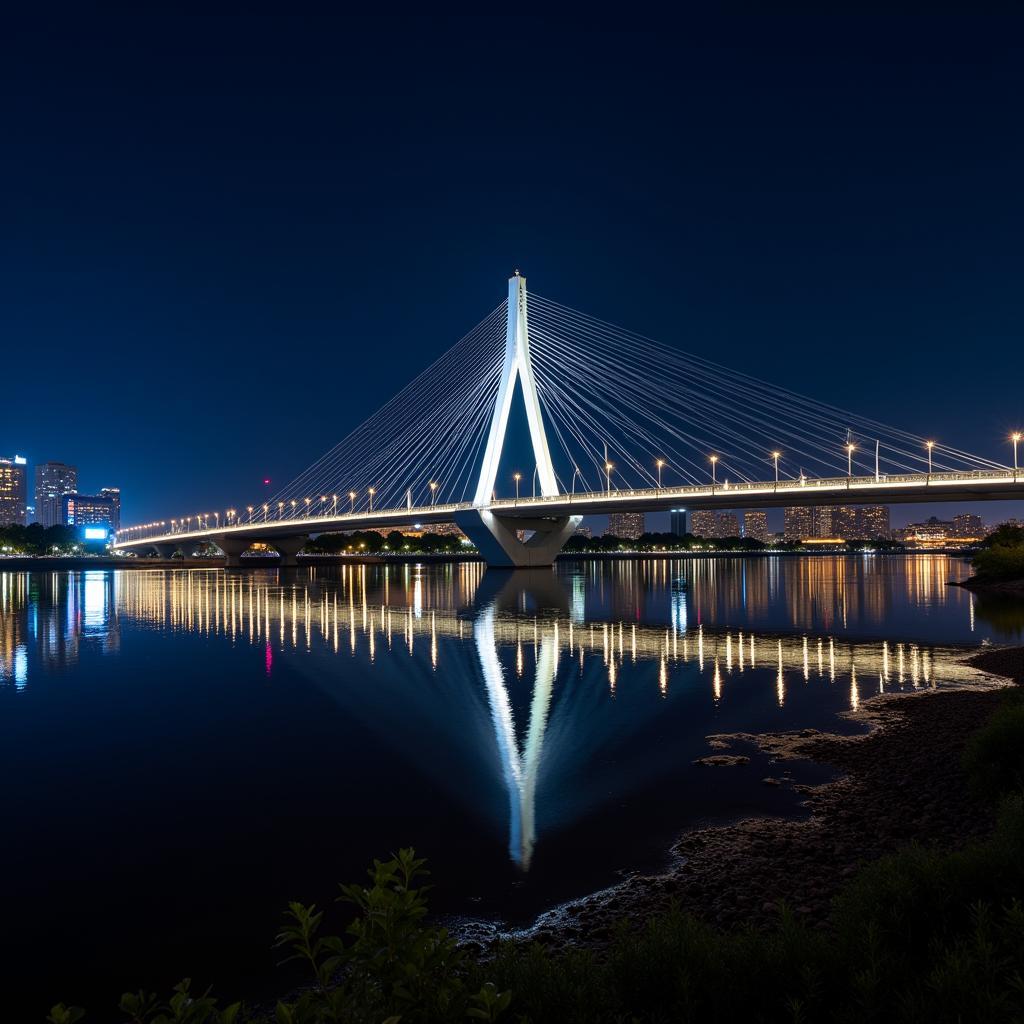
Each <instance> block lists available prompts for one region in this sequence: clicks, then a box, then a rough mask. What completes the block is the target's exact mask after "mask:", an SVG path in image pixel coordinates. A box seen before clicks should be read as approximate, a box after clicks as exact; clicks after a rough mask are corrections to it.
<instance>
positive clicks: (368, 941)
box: [47, 690, 1024, 1024]
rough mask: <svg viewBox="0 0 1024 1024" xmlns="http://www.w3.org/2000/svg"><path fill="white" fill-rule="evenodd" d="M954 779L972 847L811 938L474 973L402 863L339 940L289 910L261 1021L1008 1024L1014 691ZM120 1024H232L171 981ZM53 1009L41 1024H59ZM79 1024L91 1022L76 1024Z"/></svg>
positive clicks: (869, 874) (838, 917)
mask: <svg viewBox="0 0 1024 1024" xmlns="http://www.w3.org/2000/svg"><path fill="white" fill-rule="evenodd" d="M964 766H965V769H966V770H967V772H968V773H969V775H970V778H971V781H972V784H974V785H975V786H976V787H977V788H978V792H979V794H982V796H980V797H979V798H983V799H992V800H997V801H999V804H1000V807H999V817H998V826H997V829H996V831H995V833H994V834H993V835H992V836H991V837H990V838H988V839H986V840H984V841H981V842H975V843H972V844H971V845H970V846H968V847H966V848H965V849H963V850H961V851H958V852H955V853H944V852H941V851H937V850H931V849H925V848H922V847H919V846H911V847H909V848H907V849H905V850H903V851H901V852H899V853H896V854H893V855H891V856H888V857H884V858H882V859H880V860H879V861H876V862H874V863H872V864H869V865H867V866H865V867H864V868H862V869H861V871H860V872H859V873H858V874H857V875H856V876H855V877H854V878H853V879H852V880H851V882H850V883H849V884H848V885H847V886H846V887H845V889H844V890H843V892H842V894H841V895H840V897H839V898H838V899H837V900H836V902H835V905H834V907H833V911H832V915H831V928H830V930H829V931H827V932H823V931H820V930H815V929H812V928H809V927H807V926H805V925H803V924H801V923H800V922H798V921H797V920H796V919H795V918H794V916H793V915H792V914H790V913H789V912H788V911H787V910H786V909H785V908H784V907H780V916H779V922H778V925H777V926H776V927H775V928H773V929H770V930H761V931H754V930H753V929H750V930H741V931H731V932H730V931H722V930H719V929H716V928H713V927H710V926H708V925H706V924H704V923H702V922H701V921H699V920H697V919H696V918H695V917H693V916H692V915H691V914H688V913H685V912H683V911H681V910H680V909H679V908H678V907H670V908H668V909H667V910H666V912H665V913H663V914H661V915H659V916H657V917H654V918H652V919H651V920H649V921H648V922H647V923H646V924H645V925H643V927H642V928H640V929H639V930H632V931H631V930H629V929H628V928H627V927H626V926H625V925H623V927H622V929H621V930H620V931H619V933H618V934H617V936H616V937H615V939H614V941H613V943H612V945H611V948H610V949H609V951H608V952H607V953H606V954H605V955H604V956H601V957H598V956H595V955H594V954H591V953H588V952H586V951H575V952H570V953H565V954H552V953H550V952H548V951H546V950H545V949H543V948H542V947H540V946H538V945H534V946H531V947H528V948H525V949H524V948H522V947H517V946H514V945H511V944H508V945H504V946H502V947H501V948H499V949H498V951H497V953H496V955H495V956H494V958H493V959H492V960H491V961H489V962H486V963H480V962H477V961H475V960H473V959H471V958H470V957H469V956H467V955H466V953H465V952H464V951H462V950H460V949H458V948H457V947H456V945H455V943H454V942H453V941H452V939H451V938H450V937H449V936H448V934H447V933H446V932H445V930H444V929H441V928H437V927H435V926H433V925H431V924H430V923H429V922H428V921H427V919H426V917H427V901H426V891H425V889H424V888H423V887H422V885H421V884H420V881H419V880H420V878H421V876H422V874H423V873H424V872H423V862H422V861H420V860H418V859H417V858H415V856H414V855H413V853H412V851H411V850H403V851H402V852H400V853H399V854H398V855H397V856H396V857H394V858H392V859H391V860H389V861H386V862H379V861H378V862H375V863H374V866H373V868H372V869H371V870H370V883H369V884H368V885H365V886H360V885H352V886H343V887H342V889H341V896H340V897H339V899H340V901H342V902H345V903H347V904H349V905H350V906H352V907H354V908H355V911H356V916H355V919H354V920H353V921H352V922H351V924H350V925H349V926H348V928H347V930H346V932H345V934H344V935H343V936H333V935H329V934H326V933H325V927H324V913H323V912H322V911H320V910H318V909H317V908H316V907H314V906H305V905H303V904H299V903H293V904H291V905H290V907H289V909H288V914H287V918H286V923H285V925H284V927H283V929H282V931H281V933H280V935H279V936H278V946H279V947H281V948H282V950H284V951H285V952H286V954H287V955H289V956H290V957H297V958H299V959H301V960H304V961H305V962H306V963H307V964H308V966H309V969H310V978H311V986H310V988H309V989H308V990H307V991H306V992H305V993H304V994H302V995H301V996H300V997H299V998H298V999H296V1000H294V1001H292V1002H282V1003H279V1004H278V1006H277V1008H276V1011H275V1015H274V1016H273V1017H272V1018H269V1019H271V1020H274V1021H275V1022H276V1024H340V1022H345V1024H363V1022H367V1024H369V1022H373V1024H381V1022H385V1024H398V1022H403V1024H436V1022H442V1021H444V1022H447V1021H495V1020H502V1021H509V1022H516V1024H518V1022H522V1021H529V1022H534V1024H546V1022H559V1024H575V1022H579V1024H583V1022H588V1024H589V1022H616V1024H618V1022H629V1021H652V1022H662V1021H664V1022H669V1021H671V1022H685V1021H700V1022H702V1024H705V1022H713V1021H734V1020H735V1021H751V1022H760V1021H763V1022H776V1021H778V1022H782V1021H787V1022H803V1021H808V1022H810V1021H837V1022H847V1021H848V1022H858V1024H860V1022H871V1021H878V1022H887V1021H899V1022H907V1024H911V1022H914V1024H916V1022H922V1024H923V1022H926V1021H927V1022H930V1024H933V1022H946V1021H949V1022H953V1021H957V1022H961V1021H964V1022H965V1021H985V1022H1001V1021H1007V1022H1009V1021H1020V1020H1022V1019H1024V906H1022V902H1021V898H1022V889H1024V800H1022V794H1021V779H1022V772H1024V692H1022V691H1020V690H1012V691H1007V693H1006V695H1005V697H1004V700H1003V703H1002V704H1001V706H1000V708H999V709H998V710H997V711H996V713H995V714H994V715H993V716H992V718H991V719H990V720H989V722H988V723H987V724H986V725H985V726H983V727H982V728H981V729H980V730H979V731H978V732H976V733H975V734H974V736H973V737H972V738H971V740H970V743H969V745H968V748H967V751H966V753H965V756H964ZM120 1008H121V1015H120V1016H109V1015H107V1016H103V1017H97V1018H96V1020H120V1021H130V1022H133V1024H243V1022H245V1024H249V1022H252V1021H256V1020H258V1019H264V1020H265V1019H268V1018H256V1017H254V1016H253V1015H252V1014H251V1013H250V1012H249V1011H247V1010H246V1009H245V1008H244V1007H242V1006H240V1005H238V1004H235V1005H232V1006H228V1007H226V1008H222V1007H219V1006H218V1004H217V1002H216V1000H215V999H214V998H213V997H211V996H210V995H209V994H208V993H202V994H196V993H193V992H192V991H191V987H190V985H189V983H188V982H182V983H181V985H179V986H178V987H177V988H176V989H175V991H174V992H173V993H172V995H171V996H170V998H168V999H166V1000H158V999H157V998H156V997H155V996H153V995H151V994H147V993H141V992H140V993H136V994H134V995H132V994H129V995H125V996H123V997H122V1000H121V1007H120ZM82 1018H83V1014H82V1011H81V1010H79V1009H77V1008H68V1007H65V1006H64V1005H63V1004H61V1005H59V1006H56V1007H54V1008H53V1010H52V1011H51V1013H50V1015H49V1016H48V1017H47V1020H48V1021H49V1022H50V1024H74V1022H76V1021H78V1020H80V1019H82ZM85 1019H86V1020H91V1019H92V1018H89V1017H86V1018H85Z"/></svg>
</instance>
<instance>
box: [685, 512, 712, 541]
mask: <svg viewBox="0 0 1024 1024" xmlns="http://www.w3.org/2000/svg"><path fill="white" fill-rule="evenodd" d="M690 532H691V533H692V534H693V535H694V537H708V538H713V537H715V536H717V534H716V533H715V513H714V512H709V511H708V510H707V509H703V508H700V509H697V510H696V511H695V512H692V513H691V514H690Z"/></svg>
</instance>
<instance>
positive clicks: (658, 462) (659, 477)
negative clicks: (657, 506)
mask: <svg viewBox="0 0 1024 1024" xmlns="http://www.w3.org/2000/svg"><path fill="white" fill-rule="evenodd" d="M664 465H665V460H664V459H658V461H657V462H655V466H657V467H658V490H659V491H660V490H661V467H662V466H664Z"/></svg>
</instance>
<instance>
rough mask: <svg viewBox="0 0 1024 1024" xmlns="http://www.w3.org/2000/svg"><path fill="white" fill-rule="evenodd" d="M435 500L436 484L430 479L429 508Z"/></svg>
mask: <svg viewBox="0 0 1024 1024" xmlns="http://www.w3.org/2000/svg"><path fill="white" fill-rule="evenodd" d="M436 500H437V484H436V483H435V482H434V481H433V480H431V481H430V505H431V508H433V505H434V502H435V501H436Z"/></svg>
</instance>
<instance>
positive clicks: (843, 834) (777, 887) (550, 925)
mask: <svg viewBox="0 0 1024 1024" xmlns="http://www.w3.org/2000/svg"><path fill="white" fill-rule="evenodd" d="M968 663H970V664H973V665H974V666H975V667H976V668H978V669H980V670H981V671H980V672H979V683H981V684H982V685H981V686H980V687H979V688H974V689H969V688H965V689H955V690H925V691H921V692H920V693H915V694H888V695H884V696H878V697H874V698H871V699H869V700H867V701H865V702H864V704H863V705H862V706H861V708H860V710H859V711H857V712H855V713H853V712H851V713H849V716H850V717H853V718H856V719H857V720H858V721H861V722H864V723H865V724H867V725H868V726H869V731H868V732H867V733H865V734H861V735H855V736H838V735H833V734H830V733H821V732H818V731H816V730H813V729H805V730H802V731H800V732H798V733H774V734H765V735H750V734H734V735H718V736H709V737H708V742H709V747H710V748H711V749H710V751H709V757H710V758H712V759H716V760H718V759H720V760H721V763H722V764H723V765H727V764H729V763H730V761H732V763H736V764H742V763H743V761H742V757H743V755H741V754H736V753H735V751H734V750H733V748H734V746H735V745H736V744H746V743H755V744H756V745H757V746H758V747H760V748H761V749H762V750H764V751H766V752H767V753H769V754H770V755H771V757H772V759H773V760H774V761H775V762H777V766H778V770H777V771H776V772H774V773H773V777H772V778H769V779H765V780H764V783H765V784H770V785H783V786H792V788H793V789H794V790H796V791H797V792H799V793H801V794H802V795H803V796H804V797H805V798H806V802H805V806H806V807H807V808H808V809H809V810H810V812H811V813H810V816H809V817H808V818H806V819H804V820H798V821H794V820H791V819H778V818H750V819H745V820H742V821H738V822H736V823H734V824H731V825H726V826H714V827H708V828H702V829H696V830H693V831H690V832H687V833H686V834H684V835H683V836H681V837H680V838H679V839H678V840H677V841H676V843H675V844H674V845H673V847H672V849H671V863H670V865H669V867H668V868H667V869H666V870H665V871H664V872H662V873H660V874H648V875H634V876H631V877H630V878H628V879H626V880H625V881H623V882H621V883H619V884H617V885H615V886H612V887H611V888H609V889H605V890H602V891H601V892H598V893H594V894H592V895H590V896H586V897H583V898H581V899H577V900H573V901H571V902H569V903H566V904H564V905H562V906H560V907H557V908H555V909H553V910H550V911H547V912H546V913H544V914H542V915H541V916H540V917H539V918H538V919H537V920H536V922H534V924H533V925H532V926H531V927H529V928H526V929H521V930H515V931H503V930H501V929H499V928H496V927H492V926H484V925H477V926H476V927H467V928H462V927H460V928H457V929H456V931H457V932H458V933H460V934H461V935H462V937H463V938H464V939H465V940H467V941H469V942H471V943H472V944H474V945H477V946H478V947H481V948H486V947H487V946H488V945H490V944H491V943H493V942H496V941H498V940H500V939H514V940H519V941H536V942H540V943H543V944H545V945H547V946H549V947H550V948H553V949H558V948H565V947H588V948H594V949H600V948H601V947H602V946H603V945H604V944H606V943H607V941H608V940H609V939H610V937H611V936H612V934H613V932H614V931H615V929H616V928H618V927H621V925H622V923H623V922H626V923H627V924H630V923H635V924H637V925H640V924H642V923H643V922H644V921H645V920H646V919H647V918H649V917H650V916H652V915H653V914H656V913H658V912H660V911H664V910H665V909H666V908H667V907H668V905H669V904H670V902H672V901H675V902H677V903H678V904H679V905H680V906H681V907H682V908H684V909H685V910H688V911H691V912H692V913H694V914H695V915H696V916H698V917H700V918H702V919H704V920H706V921H708V922H711V923H714V924H716V925H719V926H721V927H726V928H732V927H738V926H741V925H753V926H755V927H759V926H766V925H770V924H772V923H774V922H776V921H777V920H778V918H779V906H780V904H781V903H782V902H785V904H786V905H787V906H788V907H789V908H790V909H792V910H793V911H794V912H795V913H796V915H797V916H798V917H799V918H801V919H802V920H804V921H806V922H807V923H809V924H811V925H812V926H814V927H819V928H827V927H828V925H827V917H828V911H829V907H830V904H831V901H832V899H833V897H835V896H836V895H837V893H838V892H839V890H840V888H841V887H842V885H843V883H844V882H846V880H847V879H848V878H850V877H851V876H852V875H853V874H855V872H856V871H857V868H858V865H860V864H861V863H863V862H865V861H870V860H874V859H877V858H878V857H880V856H883V855H884V854H887V853H890V852H892V851H894V850H896V849H898V848H900V847H902V846H905V845H906V844H907V843H909V842H912V841H915V842H919V843H922V844H924V845H935V846H939V847H942V848H945V849H953V848H956V847H959V846H962V845H963V844H965V843H966V842H968V841H970V840H971V839H973V838H975V837H978V836H983V835H985V834H987V833H988V832H989V831H990V830H991V828H992V825H993V811H992V809H991V808H990V807H987V806H983V805H981V804H979V802H978V801H977V800H976V799H974V798H973V796H972V795H971V794H970V793H969V791H968V786H967V783H966V780H965V778H964V775H963V772H962V771H961V767H960V761H961V754H962V751H963V748H964V745H965V743H966V741H967V738H968V736H969V735H970V734H971V733H972V732H973V731H974V730H975V729H977V728H978V727H979V726H981V725H982V724H983V723H984V721H985V720H986V718H987V717H988V716H989V714H991V712H992V711H993V710H994V709H995V708H996V706H997V705H998V703H999V700H1000V692H1001V690H1002V689H1003V684H1004V680H1003V679H998V678H996V676H997V675H1001V676H1009V677H1010V678H1017V679H1020V678H1021V675H1020V674H1019V672H1020V671H1021V669H1022V668H1024V648H1015V649H1000V650H995V651H988V652H984V653H982V654H979V655H975V656H974V657H973V658H972V659H969V662H968ZM982 673H986V674H982ZM987 673H993V675H988V674H987ZM986 682H987V683H989V684H990V685H988V686H986V685H984V684H985V683H986ZM793 759H811V760H814V761H816V762H819V763H824V764H827V765H830V766H832V767H834V768H836V769H838V770H839V771H840V772H841V773H842V775H841V776H840V777H839V778H838V779H836V780H834V781H831V782H826V783H824V784H822V785H819V786H801V785H797V784H795V783H794V782H793V780H792V778H791V777H790V775H789V772H788V771H787V770H786V762H787V761H789V760H793ZM705 763H707V762H705ZM722 770H726V771H728V770H734V769H731V768H729V767H709V768H708V771H709V772H712V771H722Z"/></svg>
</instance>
